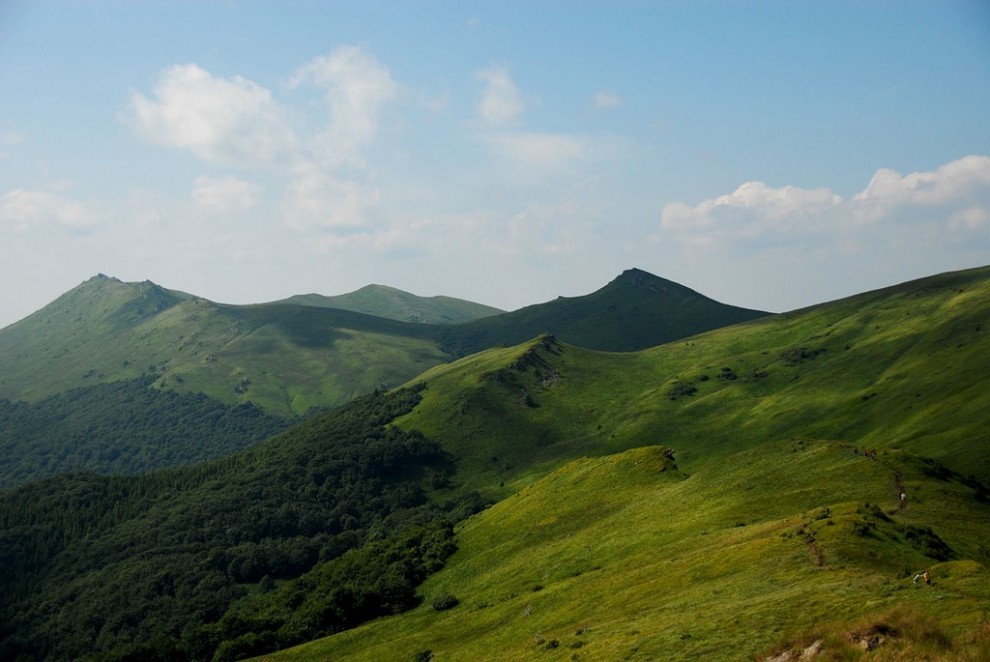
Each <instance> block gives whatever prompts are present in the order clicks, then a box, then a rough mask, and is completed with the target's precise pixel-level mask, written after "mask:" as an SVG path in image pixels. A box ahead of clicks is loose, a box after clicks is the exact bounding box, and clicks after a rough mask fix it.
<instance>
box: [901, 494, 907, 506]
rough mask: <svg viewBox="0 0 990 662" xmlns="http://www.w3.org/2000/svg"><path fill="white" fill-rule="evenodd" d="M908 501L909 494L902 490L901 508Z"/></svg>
mask: <svg viewBox="0 0 990 662" xmlns="http://www.w3.org/2000/svg"><path fill="white" fill-rule="evenodd" d="M906 502H907V494H904V492H901V508H903V507H904V504H905V503H906Z"/></svg>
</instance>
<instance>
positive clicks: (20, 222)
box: [0, 189, 97, 232]
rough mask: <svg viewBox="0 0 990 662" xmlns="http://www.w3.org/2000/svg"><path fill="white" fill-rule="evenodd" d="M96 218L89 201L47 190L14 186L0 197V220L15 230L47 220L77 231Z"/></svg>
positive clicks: (44, 222)
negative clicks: (88, 203) (85, 201)
mask: <svg viewBox="0 0 990 662" xmlns="http://www.w3.org/2000/svg"><path fill="white" fill-rule="evenodd" d="M96 219H97V213H96V211H95V210H94V209H93V208H91V207H90V206H89V205H87V204H85V203H83V202H79V201H78V200H72V199H69V198H66V197H63V196H59V195H55V194H52V193H48V192H46V191H27V190H24V189H14V190H13V191H9V192H8V193H6V194H4V196H3V197H2V198H0V224H2V225H9V226H11V227H13V229H14V230H15V231H18V232H21V231H24V230H26V229H28V228H30V227H33V226H37V225H42V224H49V223H54V224H56V225H59V226H62V227H64V228H68V229H70V230H76V231H78V230H83V229H85V228H88V227H89V226H91V225H93V224H94V223H95V222H96Z"/></svg>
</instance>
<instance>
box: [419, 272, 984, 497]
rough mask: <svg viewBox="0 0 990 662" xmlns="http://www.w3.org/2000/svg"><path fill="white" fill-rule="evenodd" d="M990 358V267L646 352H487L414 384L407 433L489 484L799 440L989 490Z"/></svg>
mask: <svg viewBox="0 0 990 662" xmlns="http://www.w3.org/2000/svg"><path fill="white" fill-rule="evenodd" d="M988 355H990V268H984V269H978V270H972V271H968V272H958V273H954V274H946V275H942V276H937V277H933V278H930V279H923V280H920V281H915V282H912V283H905V284H903V285H900V286H897V287H893V288H888V289H886V290H879V291H876V292H872V293H867V294H863V295H860V296H857V297H853V298H850V299H844V300H841V301H836V302H832V303H827V304H823V305H821V306H816V307H813V308H809V309H805V310H801V311H796V312H793V313H787V314H784V315H777V316H774V317H769V318H764V319H759V320H754V321H751V322H747V323H745V324H740V325H735V326H732V327H728V328H724V329H719V330H716V331H712V332H709V333H706V334H702V335H698V336H694V337H691V338H688V339H685V340H681V341H677V342H673V343H668V344H666V345H662V346H660V347H656V348H653V349H650V350H646V351H643V352H636V353H623V354H615V353H605V352H595V351H589V350H585V349H581V348H578V347H574V346H571V345H568V344H566V343H562V342H560V341H558V340H556V339H553V338H549V337H544V338H543V339H540V340H536V341H533V342H531V343H527V344H524V345H520V346H518V347H512V348H506V349H494V350H490V351H488V352H482V353H479V354H476V355H473V356H469V357H466V358H464V359H461V360H459V361H456V362H454V363H451V364H449V365H444V366H439V367H437V368H434V369H432V370H430V371H428V372H426V373H424V374H423V375H422V376H421V377H420V378H418V379H420V380H422V381H424V382H425V383H426V385H427V388H426V389H425V390H424V391H423V400H422V402H421V403H420V405H419V406H417V408H416V409H415V410H414V411H413V412H411V413H410V414H409V415H407V416H406V417H404V418H403V419H401V424H402V425H404V426H408V427H409V428H415V429H419V430H422V431H423V432H425V433H426V434H428V435H431V436H432V437H434V438H436V439H437V440H438V441H440V442H441V443H443V444H444V446H445V448H448V449H449V450H450V451H451V452H452V453H454V454H455V455H457V456H458V457H460V458H462V462H463V463H464V465H465V466H466V467H471V468H470V469H469V470H467V471H466V472H465V473H464V475H465V480H468V481H471V482H472V484H473V483H474V481H480V482H482V483H484V486H485V487H492V486H493V485H494V484H497V483H498V482H500V481H502V482H507V483H508V482H511V481H514V480H517V479H519V478H520V477H522V476H525V475H526V474H528V473H539V472H540V471H542V470H545V468H544V469H540V463H549V464H548V466H552V465H553V464H554V463H555V462H556V463H559V461H561V460H566V459H569V458H573V457H576V456H580V455H583V454H603V453H608V452H615V451H620V450H625V449H628V448H634V447H638V446H643V445H646V444H653V443H663V444H665V445H668V446H671V447H674V448H676V449H677V451H678V457H679V458H680V463H681V465H682V466H683V467H686V468H687V469H688V470H694V469H695V468H696V467H698V466H701V465H702V464H704V463H707V462H711V461H713V460H715V459H717V458H720V457H724V456H727V455H730V454H732V453H735V452H737V451H739V450H742V449H745V448H750V447H753V446H756V445H759V444H762V443H764V442H766V441H768V440H773V439H782V438H788V437H790V436H795V435H800V436H808V437H815V438H821V439H834V440H841V441H845V442H848V443H855V444H857V445H858V446H860V447H862V448H893V447H896V448H901V449H903V450H905V451H909V452H912V453H915V454H918V455H923V456H930V457H933V458H937V459H939V460H940V461H942V462H944V463H945V464H947V465H948V466H950V467H951V468H952V469H953V470H955V471H957V472H959V473H961V474H964V475H973V476H975V477H976V478H978V479H980V480H983V481H990V453H988V449H987V439H986V429H987V423H988V412H990V389H988V387H987V385H988V379H990V375H988V374H987V371H986V361H985V357H986V356H988ZM493 458H494V459H493ZM534 463H535V464H534Z"/></svg>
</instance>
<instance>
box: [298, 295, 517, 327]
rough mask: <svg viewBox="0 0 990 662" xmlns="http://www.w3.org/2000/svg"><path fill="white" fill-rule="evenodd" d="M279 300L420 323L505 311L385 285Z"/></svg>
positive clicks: (451, 321) (468, 318) (453, 321)
mask: <svg viewBox="0 0 990 662" xmlns="http://www.w3.org/2000/svg"><path fill="white" fill-rule="evenodd" d="M281 303H293V304H301V305H304V306H321V307H323V308H340V309H341V310H351V311H354V312H357V313H365V314H367V315H375V316H376V317H385V318H388V319H393V320H399V321H401V322H417V323H421V324H456V323H458V322H469V321H471V320H476V319H479V318H482V317H489V316H491V315H498V314H500V313H503V312H505V311H503V310H499V309H498V308H493V307H491V306H485V305H483V304H480V303H474V302H472V301H465V300H463V299H455V298H453V297H445V296H435V297H420V296H416V295H415V294H410V293H409V292H403V291H402V290H397V289H395V288H394V287H388V286H386V285H366V286H364V287H362V288H361V289H359V290H355V291H354V292H350V293H348V294H340V295H337V296H324V295H321V294H298V295H296V296H292V297H289V298H288V299H285V300H284V301H282V302H281Z"/></svg>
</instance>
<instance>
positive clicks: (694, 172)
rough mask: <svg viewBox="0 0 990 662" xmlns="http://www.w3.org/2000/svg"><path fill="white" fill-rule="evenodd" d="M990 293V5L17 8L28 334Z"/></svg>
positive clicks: (17, 149) (0, 172) (4, 15)
mask: <svg viewBox="0 0 990 662" xmlns="http://www.w3.org/2000/svg"><path fill="white" fill-rule="evenodd" d="M987 264H990V5H988V4H987V3H985V2H978V1H973V2H962V1H959V2H953V1H952V0H938V1H933V2H921V1H912V0H903V1H901V0H898V1H897V2H881V1H879V0H878V1H875V2H870V1H866V0H857V1H855V2H844V1H842V0H829V1H828V2H790V1H789V2H757V1H755V0H754V1H742V0H738V1H733V2H728V1H727V2H707V1H699V2H677V1H645V0H644V1H625V0H609V1H605V0H602V1H600V2H596V1H591V0H568V1H567V2H556V1H550V0H548V1H532V2H523V1H517V2H510V1H500V2H471V1H469V0H465V1H460V0H458V1H453V0H450V1H447V2H432V1H418V0H409V1H402V2H400V1H397V0H396V1H393V2H377V1H374V0H362V1H361V2H315V1H310V2H302V1H297V0H280V1H278V2H275V1H270V2H260V1H259V2H249V1H239V0H231V1H227V2H210V1H208V0H200V1H192V0H175V1H172V2H165V1H164V0H162V1H158V2H154V1H151V0H132V1H129V2H114V1H111V0H104V1H101V2H92V1H86V0H72V1H69V0H63V1H60V2H54V1H48V0H0V283H2V285H0V327H2V326H6V325H8V324H11V323H13V322H15V321H16V320H18V319H21V318H23V317H25V316H26V315H28V314H30V313H31V312H33V311H35V310H38V309H40V308H42V307H43V306H45V305H47V304H48V303H49V302H51V301H52V300H54V299H55V298H56V297H58V296H59V295H60V294H62V293H64V292H66V291H68V290H70V289H72V288H73V287H75V286H76V285H78V284H79V283H81V282H82V281H84V280H86V279H88V278H90V277H92V276H94V275H96V274H97V273H103V274H106V275H109V276H113V277H116V278H119V279H121V280H124V281H143V280H152V281H154V282H156V283H158V284H160V285H162V286H164V287H167V288H170V289H176V290H181V291H184V292H189V293H191V294H196V295H199V296H202V297H205V298H207V299H211V300H213V301H218V302H223V303H258V302H264V301H272V300H277V299H281V298H285V297H288V296H290V295H293V294H303V293H310V292H316V293H321V294H327V295H333V294H342V293H345V292H350V291H353V290H356V289H358V288H360V287H362V286H364V285H367V284H370V283H379V284H384V285H390V286H392V287H397V288H399V289H402V290H405V291H408V292H412V293H413V294H417V295H420V296H433V295H446V296H453V297H458V298H462V299H468V300H471V301H476V302H478V303H484V304H488V305H492V306H497V307H499V308H502V309H505V310H514V309H517V308H520V307H522V306H526V305H529V304H534V303H541V302H545V301H549V300H552V299H555V298H556V297H558V296H569V297H570V296H579V295H583V294H588V293H590V292H592V291H594V290H597V289H599V288H600V287H602V286H604V285H605V284H606V283H608V282H609V281H611V280H612V279H613V278H615V277H616V276H618V275H619V274H620V273H621V272H622V271H624V270H626V269H630V268H634V267H635V268H639V269H643V270H645V271H648V272H650V273H653V274H655V275H657V276H661V277H664V278H668V279H670V280H674V281H676V282H679V283H681V284H683V285H686V286H688V287H691V288H693V289H695V290H697V291H699V292H701V293H702V294H705V295H707V296H709V297H712V298H714V299H717V300H719V301H722V302H725V303H730V304H734V305H739V306H745V307H750V308H758V309H762V310H769V311H773V312H782V311H787V310H792V309H796V308H800V307H804V306H808V305H812V304H816V303H821V302H824V301H829V300H833V299H836V298H840V297H844V296H848V295H852V294H856V293H859V292H863V291H866V290H871V289H876V288H879V287H885V286H887V285H893V284H896V283H899V282H903V281H905V280H910V279H913V278H920V277H924V276H928V275H932V274H935V273H939V272H943V271H950V270H956V269H964V268H969V267H977V266H984V265H987Z"/></svg>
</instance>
